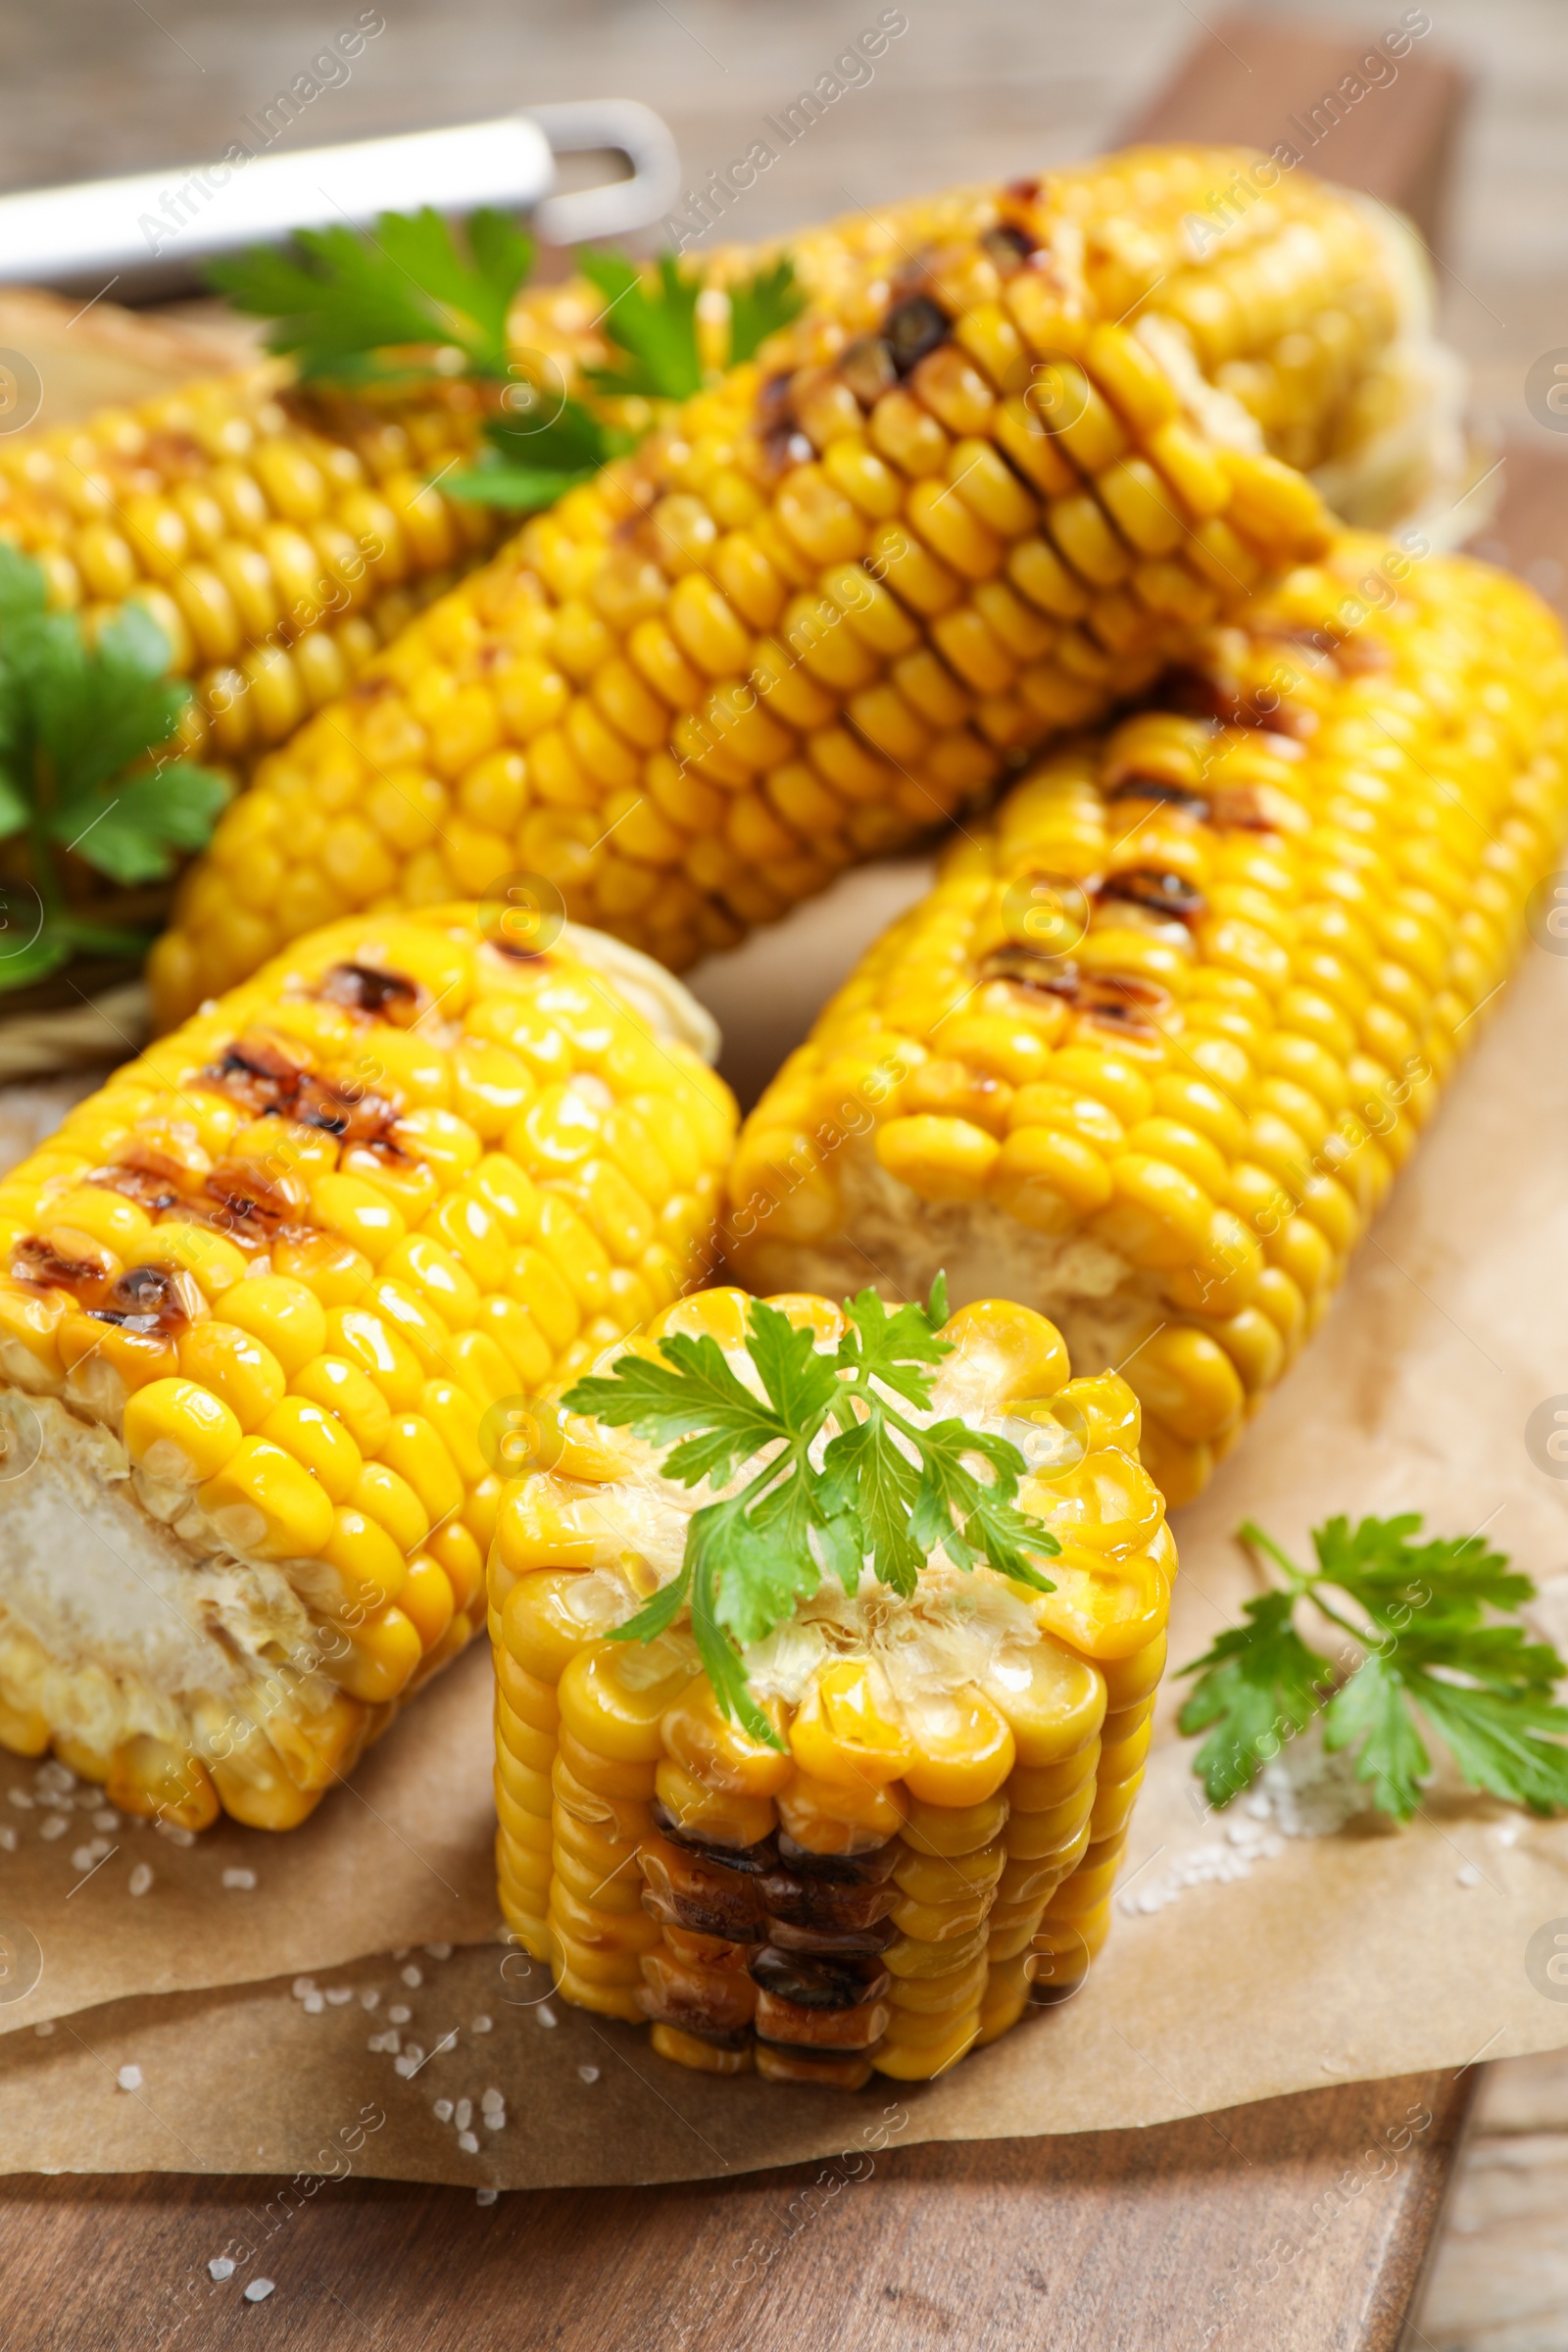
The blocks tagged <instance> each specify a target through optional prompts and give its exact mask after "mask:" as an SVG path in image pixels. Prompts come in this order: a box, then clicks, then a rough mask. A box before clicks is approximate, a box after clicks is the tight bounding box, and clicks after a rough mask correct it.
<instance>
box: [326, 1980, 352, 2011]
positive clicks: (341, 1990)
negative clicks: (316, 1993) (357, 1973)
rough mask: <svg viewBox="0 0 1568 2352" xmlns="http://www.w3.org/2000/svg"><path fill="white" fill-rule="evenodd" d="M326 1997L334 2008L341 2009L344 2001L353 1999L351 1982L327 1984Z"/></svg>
mask: <svg viewBox="0 0 1568 2352" xmlns="http://www.w3.org/2000/svg"><path fill="white" fill-rule="evenodd" d="M326 1997H327V1999H328V2000H329V2001H330V2003H331V2004H332V2007H333V2008H334V2009H341V2008H342V2006H343V2004H344V2002H345V2001H352V2000H353V1998H354V1987H353V1985H328V1986H327V1988H326Z"/></svg>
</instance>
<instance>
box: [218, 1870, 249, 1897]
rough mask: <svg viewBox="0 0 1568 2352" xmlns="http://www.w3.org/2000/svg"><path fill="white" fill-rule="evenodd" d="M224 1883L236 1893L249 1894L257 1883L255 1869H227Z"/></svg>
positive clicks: (224, 1874)
mask: <svg viewBox="0 0 1568 2352" xmlns="http://www.w3.org/2000/svg"><path fill="white" fill-rule="evenodd" d="M223 1885H224V1886H225V1887H230V1888H231V1889H232V1890H233V1891H234V1892H235V1893H236V1894H249V1893H251V1892H252V1890H253V1889H254V1887H255V1885H256V1873H255V1871H254V1870H225V1871H224V1873H223Z"/></svg>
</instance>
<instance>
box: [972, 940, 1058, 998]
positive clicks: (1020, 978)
mask: <svg viewBox="0 0 1568 2352" xmlns="http://www.w3.org/2000/svg"><path fill="white" fill-rule="evenodd" d="M980 977H981V979H982V980H1008V981H1010V982H1011V983H1012V985H1013V987H1014V988H1027V989H1031V990H1033V991H1035V992H1036V993H1037V994H1040V995H1044V996H1049V997H1065V998H1066V999H1067V1001H1068V1002H1069V1004H1070V1003H1072V1002H1073V1001H1074V1000H1075V998H1076V996H1077V993H1078V966H1077V964H1076V963H1075V962H1074V961H1073V959H1072V957H1071V956H1048V955H1045V954H1043V953H1042V952H1041V950H1039V949H1038V948H1031V947H1028V946H1026V945H1025V944H1024V943H1023V942H1022V941H1016V942H1009V944H1008V945H1007V946H1006V947H1005V948H993V949H992V950H991V952H990V954H989V955H988V956H985V957H984V958H983V959H982V961H981V965H980Z"/></svg>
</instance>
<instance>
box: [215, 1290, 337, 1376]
mask: <svg viewBox="0 0 1568 2352" xmlns="http://www.w3.org/2000/svg"><path fill="white" fill-rule="evenodd" d="M223 1319H224V1321H225V1322H228V1323H232V1324H234V1325H235V1326H236V1327H237V1328H238V1329H239V1330H241V1331H247V1332H249V1333H250V1334H251V1336H252V1338H253V1339H257V1340H260V1341H261V1342H262V1343H263V1345H264V1346H265V1347H266V1348H268V1349H269V1351H270V1353H271V1355H272V1356H273V1357H274V1358H275V1359H276V1361H277V1362H278V1363H280V1364H281V1365H282V1367H283V1370H284V1372H285V1374H286V1375H287V1376H288V1377H289V1378H290V1379H293V1378H294V1376H295V1375H296V1374H297V1373H299V1372H302V1371H303V1370H304V1369H305V1367H306V1365H307V1364H309V1363H312V1362H314V1360H315V1359H316V1357H318V1356H319V1355H320V1354H321V1353H322V1352H323V1350H324V1349H325V1347H326V1316H325V1314H324V1313H323V1312H322V1309H321V1306H320V1302H319V1300H318V1299H317V1298H316V1296H315V1294H314V1292H312V1291H310V1290H308V1289H307V1288H306V1286H305V1284H304V1283H302V1282H291V1281H289V1280H288V1279H287V1278H286V1277H284V1276H279V1275H270V1276H265V1277H263V1278H262V1279H261V1280H260V1281H256V1282H240V1283H235V1284H234V1286H233V1288H232V1289H231V1290H228V1291H225V1293H224V1294H223Z"/></svg>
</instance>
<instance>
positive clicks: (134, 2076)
mask: <svg viewBox="0 0 1568 2352" xmlns="http://www.w3.org/2000/svg"><path fill="white" fill-rule="evenodd" d="M115 2081H116V2082H118V2083H119V2084H120V2087H121V2089H122V2090H140V2088H141V2068H140V2067H139V2066H123V2067H122V2068H121V2070H120V2072H119V2074H118V2075H117V2076H116V2077H115Z"/></svg>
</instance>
